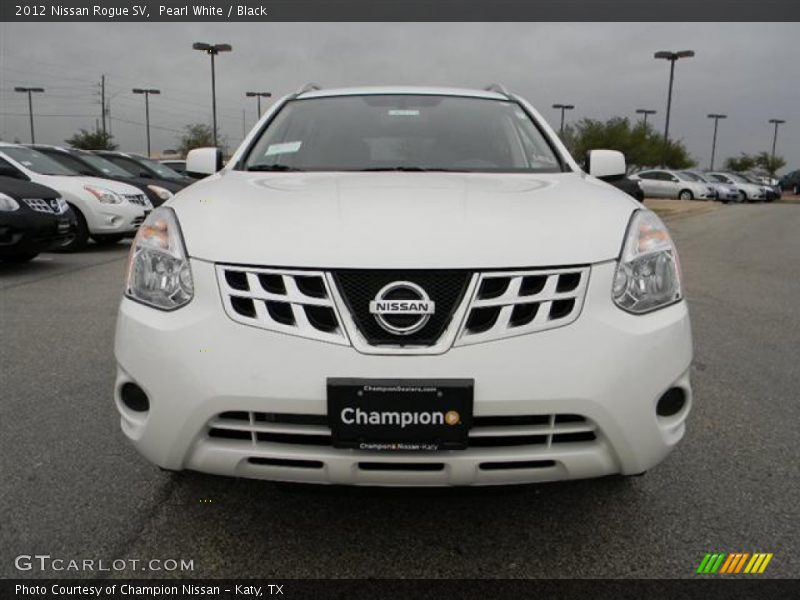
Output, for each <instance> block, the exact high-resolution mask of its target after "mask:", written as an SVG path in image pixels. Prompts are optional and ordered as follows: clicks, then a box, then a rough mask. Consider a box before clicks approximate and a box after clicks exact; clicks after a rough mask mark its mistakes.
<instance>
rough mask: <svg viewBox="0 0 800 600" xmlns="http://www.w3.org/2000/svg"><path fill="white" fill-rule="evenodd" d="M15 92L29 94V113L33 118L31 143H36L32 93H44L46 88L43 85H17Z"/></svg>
mask: <svg viewBox="0 0 800 600" xmlns="http://www.w3.org/2000/svg"><path fill="white" fill-rule="evenodd" d="M14 91H15V92H20V93H22V94H28V115H29V116H30V119H31V144H35V143H36V136H35V135H34V134H33V100H32V99H31V95H32V94H37V93H39V94H40V93H42V92H44V88H41V87H15V88H14Z"/></svg>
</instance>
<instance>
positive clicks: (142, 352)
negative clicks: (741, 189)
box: [115, 260, 692, 485]
mask: <svg viewBox="0 0 800 600" xmlns="http://www.w3.org/2000/svg"><path fill="white" fill-rule="evenodd" d="M614 267H615V264H614V263H613V262H608V263H602V264H598V265H594V266H593V267H592V272H591V276H590V279H589V287H588V289H587V294H586V299H585V303H584V307H583V312H582V314H581V316H580V317H579V318H578V319H577V321H575V322H574V323H572V324H570V325H567V326H564V327H561V328H557V329H552V330H548V331H542V332H538V333H533V334H530V335H523V336H519V337H516V338H510V339H505V340H500V341H494V342H487V343H482V344H475V345H471V346H462V347H456V348H452V349H451V350H449V351H448V352H445V353H444V354H441V355H436V356H431V355H428V356H408V355H400V356H397V355H395V356H386V355H365V354H361V353H359V352H357V351H356V350H355V349H354V348H352V347H348V346H341V345H335V344H330V343H325V342H320V341H314V340H307V339H303V338H299V337H294V336H290V335H286V334H281V333H274V332H270V331H265V330H262V329H256V328H253V327H249V326H246V325H242V324H238V323H235V322H233V321H232V320H231V319H229V318H228V317H227V316H226V315H225V313H224V310H223V306H222V301H221V299H220V293H219V289H218V284H217V281H216V277H215V272H214V266H213V265H212V264H210V263H207V262H204V261H199V260H192V270H193V275H194V281H195V297H194V299H193V300H192V302H191V303H190V304H188V305H187V306H186V307H184V308H182V309H180V310H178V311H175V312H172V313H165V312H160V311H157V310H154V309H151V308H148V307H146V306H143V305H141V304H138V303H136V302H133V301H131V300H129V299H123V301H122V303H121V306H120V311H119V318H118V322H117V333H116V343H115V354H116V357H117V362H118V373H117V382H116V387H115V401H116V405H117V408H118V410H119V412H120V415H121V426H122V430H123V432H124V434H125V435H126V436H127V437H128V439H129V440H130V441H131V442H132V443H133V445H134V446H135V447H136V448H137V449H138V450H139V451H140V452H141V453H142V454H143V455H144V456H145V457H146V458H147V459H149V460H150V461H152V462H153V463H155V464H157V465H159V466H161V467H164V468H166V469H174V470H180V469H192V470H197V471H204V472H208V473H216V474H220V475H232V476H243V477H253V478H262V479H273V480H284V481H307V482H317V483H342V484H368V485H370V484H371V485H468V484H476V485H480V484H507V483H525V482H536V481H551V480H560V479H575V478H585V477H596V476H602V475H609V474H614V473H622V474H635V473H641V472H643V471H646V470H647V469H649V468H651V467H653V466H654V465H656V464H658V463H659V462H660V461H662V460H663V459H664V458H665V457H666V455H667V454H668V453H669V452H670V450H671V449H672V448H673V447H674V446H675V445H676V444H677V442H678V441H679V440H680V439H681V437H682V436H683V434H684V430H685V420H686V417H687V415H688V412H689V410H690V406H691V388H690V383H689V366H690V363H691V358H692V347H691V330H690V324H689V317H688V312H687V308H686V304H685V302H680V303H678V304H675V305H673V306H670V307H668V308H665V309H662V310H659V311H657V312H655V313H653V314H650V315H647V316H634V315H630V314H627V313H625V312H623V311H621V310H619V309H618V308H617V307H615V306H614V305H613V303H612V302H611V299H610V287H611V280H612V277H613V272H614ZM329 377H353V378H395V379H397V378H409V379H420V378H471V379H474V381H475V389H474V392H475V406H474V413H475V415H476V416H511V415H515V416H520V415H565V414H567V415H578V416H580V417H582V418H583V419H584V421H583V424H582V425H581V427H582V428H584V429H585V428H586V427H587V426H588V427H589V428H591V429H592V430H593V432H594V434H595V435H594V436H593V437H594V439H592V440H584V441H576V442H574V443H573V442H571V443H563V444H556V443H554V437H553V435H552V434H553V433H554V431H555V430H554V428H555V427H556V425H555V419H551V420H550V421H549V422H548V424H546V425H543V426H542V428H541V430H540V431H541V432H544V433H545V434H546V433H547V432H548V431H549V435H546V439H547V443H544V444H536V445H525V444H522V445H506V446H495V447H472V446H470V448H468V449H467V450H463V451H441V452H435V453H424V452H413V453H409V452H405V453H401V452H398V453H391V454H390V453H380V452H377V453H376V452H370V451H362V450H349V449H335V448H333V447H331V446H330V445H329V444H327V445H326V444H325V442H324V440H325V436H326V435H329V430H327V427H325V426H319V425H313V426H312V425H299V424H296V425H285V424H279V423H270V422H268V420H267V421H264V422H261V421H259V422H256V421H255V420H254V416H253V415H258V414H264V413H269V414H292V415H298V414H299V415H324V414H325V412H326V405H327V404H326V380H327V378H329ZM126 382H135V383H137V384H138V385H139V386H141V388H143V389H144V390H145V392H146V393H147V395H148V397H149V399H150V409H149V411H147V412H144V413H142V412H134V411H132V410H130V409H129V408H127V407H126V406H124V405H123V403H122V402H121V399H120V389H121V387H122V385H123V384H124V383H126ZM672 387H679V388H682V389H683V390H684V392H685V394H686V398H687V402H686V404H685V406H684V407H683V409H682V410H681V411H680V412H678V413H677V414H675V415H673V416H671V417H667V418H665V417H658V416H657V415H656V410H655V406H656V402H657V401H658V399H659V398H660V397H661V395H662V394H663V393H664V392H665V391H666V390H668V389H670V388H672ZM231 411H236V412H239V413H240V414H241V413H244V414H247V415H250V416H249V417H245V419H249V421H247V422H246V423H245V427H244V429H248V430H252V431H253V432H255V431H256V430H258V431H264V432H268V431H273V432H274V431H276V430H278V431H282V432H283V433H284V434H287V435H288V437H286V436H284V437H285V439H286V440H289V439H291V440H294V441H291V442H289V443H286V442H280V441H278V442H276V441H263V440H262V439H261V437H260V436H257V435H256V434H255V433H253V435H252V439H251V438H250V437H248V436H245V437H246V439H220V438H215V437H210V436H209V432H210V429H211V428H212V427H213V426H215V425H214V424H215V423H218V417H219V415H221V414H222V413H228V412H231ZM276 428H277V429H276ZM562 431H563V430H562ZM515 432H516V433H520V431H519V430H509V433H515ZM484 433H486V432H484ZM528 433H530V430H528ZM305 434H314V436H312V437H314V438H315V439H316V443H308V444H306V443H297V441H296V438H297V437H298V436H302V435H305ZM300 439H306V438H302V437H300ZM308 439H312V438H308ZM320 440H322V441H321V442H320ZM487 464H492V465H493V467H492V468H491V469H489V468H485V465H487ZM311 465H313V466H311ZM366 465H369V468H366ZM420 465H422V467H420ZM498 465H499V466H498ZM428 467H431V468H428ZM506 467H507V468H506Z"/></svg>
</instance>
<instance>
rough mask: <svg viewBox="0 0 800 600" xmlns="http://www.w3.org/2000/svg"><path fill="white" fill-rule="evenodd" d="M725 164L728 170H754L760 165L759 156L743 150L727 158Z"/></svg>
mask: <svg viewBox="0 0 800 600" xmlns="http://www.w3.org/2000/svg"><path fill="white" fill-rule="evenodd" d="M765 154H766V153H765ZM723 166H724V167H725V170H726V171H735V172H745V171H752V170H753V169H754V168H755V167H757V166H758V157H757V156H752V155H750V154H746V153H744V152H742V153H740V154H739V156H737V157H730V158H726V159H725V163H724V164H723Z"/></svg>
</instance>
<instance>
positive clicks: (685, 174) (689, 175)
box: [681, 171, 705, 182]
mask: <svg viewBox="0 0 800 600" xmlns="http://www.w3.org/2000/svg"><path fill="white" fill-rule="evenodd" d="M681 175H682V176H683V177H685V178H686V179H688V180H689V181H700V182H704V181H705V179H703V178H702V177H700V176H699V175H695V174H694V173H689V171H681Z"/></svg>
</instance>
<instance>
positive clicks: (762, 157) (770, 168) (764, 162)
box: [756, 152, 786, 177]
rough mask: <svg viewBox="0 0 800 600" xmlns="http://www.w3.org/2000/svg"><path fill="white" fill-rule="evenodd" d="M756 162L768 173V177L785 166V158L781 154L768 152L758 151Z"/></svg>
mask: <svg viewBox="0 0 800 600" xmlns="http://www.w3.org/2000/svg"><path fill="white" fill-rule="evenodd" d="M756 163H757V164H758V166H759V167H761V168H762V169H764V170H765V171H766V172H767V173H769V176H770V177H775V173H776V172H777V171H780V170H781V169H782V168H783V167H785V166H786V160H784V158H783V157H782V156H772V155H771V154H770V153H769V152H760V153H759V154H758V156H757V157H756Z"/></svg>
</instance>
